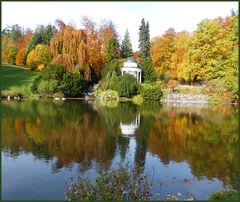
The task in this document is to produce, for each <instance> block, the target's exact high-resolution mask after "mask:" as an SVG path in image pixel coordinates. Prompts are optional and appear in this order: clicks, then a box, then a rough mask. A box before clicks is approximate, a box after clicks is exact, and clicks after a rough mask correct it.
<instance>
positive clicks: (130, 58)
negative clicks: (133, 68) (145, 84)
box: [125, 57, 137, 63]
mask: <svg viewBox="0 0 240 202" xmlns="http://www.w3.org/2000/svg"><path fill="white" fill-rule="evenodd" d="M125 62H135V63H137V62H136V60H135V59H134V58H133V57H128V58H127V59H126V60H125Z"/></svg>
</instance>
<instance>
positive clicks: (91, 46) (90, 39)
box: [82, 17, 103, 78]
mask: <svg viewBox="0 0 240 202" xmlns="http://www.w3.org/2000/svg"><path fill="white" fill-rule="evenodd" d="M82 24H83V26H84V30H85V33H86V35H87V42H86V48H87V53H88V64H89V65H90V67H91V69H92V71H93V73H94V74H96V75H97V77H98V78H99V77H100V72H101V70H102V68H103V59H102V53H101V52H102V51H101V41H100V39H99V34H98V31H97V28H96V23H94V22H93V21H92V20H91V19H89V18H88V17H83V18H82Z"/></svg>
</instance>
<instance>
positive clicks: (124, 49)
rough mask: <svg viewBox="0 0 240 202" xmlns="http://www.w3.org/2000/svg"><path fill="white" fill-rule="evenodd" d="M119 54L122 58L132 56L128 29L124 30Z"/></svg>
mask: <svg viewBox="0 0 240 202" xmlns="http://www.w3.org/2000/svg"><path fill="white" fill-rule="evenodd" d="M121 56H122V58H128V57H132V56H133V50H132V44H131V41H130V36H129V32H128V30H126V32H125V35H124V38H123V41H122V45H121Z"/></svg>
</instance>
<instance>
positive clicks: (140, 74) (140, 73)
mask: <svg viewBox="0 0 240 202" xmlns="http://www.w3.org/2000/svg"><path fill="white" fill-rule="evenodd" d="M139 74H140V83H142V72H139Z"/></svg>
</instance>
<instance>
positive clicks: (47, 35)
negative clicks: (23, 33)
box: [25, 25, 57, 57]
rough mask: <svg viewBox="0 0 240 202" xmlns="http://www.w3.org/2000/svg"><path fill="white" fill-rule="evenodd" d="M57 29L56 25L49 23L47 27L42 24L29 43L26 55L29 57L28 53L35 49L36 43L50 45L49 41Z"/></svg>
mask: <svg viewBox="0 0 240 202" xmlns="http://www.w3.org/2000/svg"><path fill="white" fill-rule="evenodd" d="M56 31H57V29H56V27H55V26H52V25H47V26H46V27H44V26H43V25H42V26H40V27H38V28H37V29H36V31H35V34H34V35H33V37H32V39H31V41H30V43H29V45H28V48H27V52H26V56H25V57H27V55H28V53H30V51H31V50H32V49H34V48H35V47H36V45H38V44H46V45H49V42H50V40H51V38H52V37H53V35H54V34H55V32H56Z"/></svg>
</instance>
